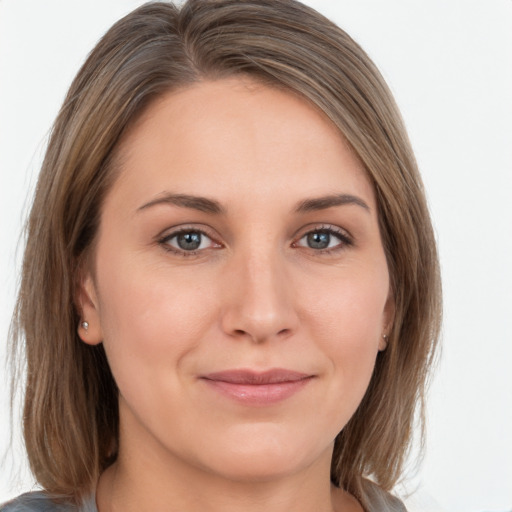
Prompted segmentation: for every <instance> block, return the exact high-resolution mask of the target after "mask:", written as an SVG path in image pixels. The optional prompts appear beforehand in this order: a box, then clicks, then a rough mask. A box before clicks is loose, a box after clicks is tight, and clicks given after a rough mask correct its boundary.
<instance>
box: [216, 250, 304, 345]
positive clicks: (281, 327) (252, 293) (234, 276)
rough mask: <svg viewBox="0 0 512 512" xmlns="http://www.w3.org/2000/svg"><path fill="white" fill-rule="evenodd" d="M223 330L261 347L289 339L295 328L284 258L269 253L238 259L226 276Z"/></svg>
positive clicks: (289, 281)
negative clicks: (267, 342) (266, 343)
mask: <svg viewBox="0 0 512 512" xmlns="http://www.w3.org/2000/svg"><path fill="white" fill-rule="evenodd" d="M224 283H225V284H224V286H225V293H223V296H224V299H225V300H224V301H223V311H222V319H221V321H222V328H223V330H224V332H226V333H227V334H228V335H230V336H232V337H235V338H239V339H248V340H251V341H252V342H253V343H262V342H265V341H270V340H272V339H284V338H287V337H289V336H291V335H292V334H293V333H294V332H295V330H296V329H297V326H298V315H297V311H296V307H295V304H294V297H295V294H294V293H293V286H292V283H291V279H290V278H289V272H287V268H286V262H284V261H283V258H282V257H281V258H280V257H279V256H278V255H276V254H272V253H271V252H270V251H269V252H266V253H264V254H262V252H260V253H258V254H257V253H254V252H253V253H252V254H251V255H248V256H244V255H240V256H239V257H237V258H234V261H232V262H231V264H230V267H229V270H228V271H227V272H226V275H225V281H224Z"/></svg>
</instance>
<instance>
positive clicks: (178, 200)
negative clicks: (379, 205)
mask: <svg viewBox="0 0 512 512" xmlns="http://www.w3.org/2000/svg"><path fill="white" fill-rule="evenodd" d="M161 204H170V205H173V206H179V207H181V208H190V209H192V210H198V211H200V212H204V213H211V214H215V215H221V214H225V213H226V209H225V208H224V207H223V206H222V205H221V204H220V203H219V202H218V201H216V200H215V199H209V198H207V197H201V196H193V195H190V194H172V193H164V194H162V195H160V196H159V197H157V198H155V199H153V200H152V201H149V202H148V203H145V204H143V205H142V206H141V207H139V208H138V209H137V211H141V210H146V209H147V208H151V207H152V206H156V205H161ZM344 205H356V206H360V207H361V208H363V209H364V210H366V211H368V212H369V211H370V207H369V206H368V205H367V204H366V203H365V202H364V201H363V200H362V199H361V198H360V197H357V196H353V195H351V194H333V195H328V196H321V197H314V198H309V199H304V200H303V201H300V202H299V203H298V205H297V206H296V207H295V212H296V213H308V212H313V211H319V210H327V209H328V208H333V207H336V206H344Z"/></svg>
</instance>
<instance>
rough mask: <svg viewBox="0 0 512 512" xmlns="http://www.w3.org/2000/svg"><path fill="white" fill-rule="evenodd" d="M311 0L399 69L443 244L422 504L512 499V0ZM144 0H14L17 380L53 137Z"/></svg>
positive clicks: (2, 414) (4, 407)
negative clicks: (23, 269) (26, 248)
mask: <svg viewBox="0 0 512 512" xmlns="http://www.w3.org/2000/svg"><path fill="white" fill-rule="evenodd" d="M307 3H309V4H310V5H312V6H313V7H315V8H316V9H318V10H320V11H321V12H323V13H324V14H326V15H328V16H329V17H331V18H332V19H333V20H334V21H336V22H337V23H338V24H339V25H340V26H342V27H343V28H344V29H346V30H347V31H348V32H349V33H350V34H351V35H352V36H353V37H354V38H355V39H356V40H357V41H358V42H359V43H361V45H362V46H363V47H364V48H365V49H366V50H367V52H368V53H369V54H370V56H371V57H372V58H373V59H374V60H375V62H376V63H377V65H378V66H379V67H380V69H381V71H382V72H383V74H384V76H385V78H386V79H387V80H388V82H389V84H390V86H391V88H392V90H393V92H394V94H395V95H396V98H397V101H398V104H399V106H400V107H401V109H402V112H403V115H404V118H405V121H406V124H407V127H408V129H409V133H410V136H411V139H412V143H413V146H414V149H415V151H416V155H417V158H418V160H419V164H420V167H421V169H422V172H423V176H424V180H425V183H426V187H427V191H428V197H429V201H430V206H431V210H432V215H433V219H434V223H435V227H436V232H437V235H438V239H439V246H440V253H441V262H442V271H443V278H444V292H445V323H444V335H443V345H444V348H443V356H442V362H441V364H440V366H439V369H438V372H437V375H436V378H435V380H434V384H433V386H432V390H431V394H430V399H429V437H428V445H427V451H426V458H425V461H424V464H423V466H422V468H421V470H420V471H419V473H418V474H417V475H416V476H415V478H414V479H413V480H412V486H413V487H414V486H417V487H419V492H418V493H417V495H416V496H413V497H412V498H411V499H410V500H409V501H408V503H409V507H410V510H411V511H413V510H417V511H420V510H421V511H422V512H426V511H430V512H432V511H441V510H442V511H446V512H462V511H464V512H472V511H505V510H512V370H511V368H512V0H488V1H485V2H484V1H482V0H430V1H426V0H423V1H419V0H386V1H385V2H384V1H381V0H340V1H336V0H323V1H322V0H316V1H315V0H309V1H308V2H307ZM139 4H140V2H139V1H136V0H108V1H105V0H87V2H82V1H78V0H45V1H41V0H0V176H1V182H0V229H1V231H0V240H1V242H0V364H2V366H1V367H0V368H1V371H2V374H3V375H2V377H4V374H5V372H4V367H3V360H4V353H5V344H6V339H7V329H8V323H9V317H10V313H11V310H12V307H13V303H14V295H15V285H16V279H17V277H16V276H17V272H16V269H17V266H18V261H19V254H18V257H17V256H16V246H17V240H18V236H19V232H20V227H21V224H22V220H23V218H24V214H25V213H26V212H25V210H26V207H27V206H26V205H27V202H28V194H29V191H30V190H31V187H33V184H34V182H35V178H36V176H37V171H38V168H39V165H40V161H41V157H42V153H43V149H44V144H45V137H46V134H47V132H48V130H49V128H50V126H51V123H52V121H53V119H54V117H55V115H56V113H57V110H58V108H59V106H60V103H61V101H62V100H63V97H64V94H65V91H66V89H67V87H68V86H69V84H70V82H71V80H72V78H73V76H74V74H75V73H76V71H77V70H78V67H79V65H80V64H81V63H82V61H83V60H84V58H85V56H86V54H87V52H88V51H89V50H90V49H91V48H92V46H93V45H94V43H95V42H96V41H97V39H98V38H99V37H100V36H101V35H102V34H103V33H104V31H105V30H106V29H107V28H108V27H109V26H110V25H111V24H112V23H113V22H114V21H115V20H116V19H118V18H119V17H120V16H121V15H123V14H125V13H127V12H128V11H129V10H131V9H132V8H134V7H136V6H137V5H139ZM49 207H50V205H49ZM18 252H19V253H20V252H21V251H18ZM6 387H7V380H6V379H5V380H4V379H3V378H2V379H1V380H0V453H2V452H3V451H4V450H5V449H6V448H7V446H8V445H9V423H8V402H7V400H8V399H7V389H6ZM16 432H17V431H15V434H16ZM13 459H14V461H15V465H18V466H19V465H20V464H21V468H22V470H21V477H20V478H18V479H16V478H15V477H16V473H14V472H13V471H12V468H11V466H12V464H11V463H12V461H13ZM22 460H23V455H22V451H21V449H20V447H19V446H18V445H16V444H15V445H14V448H13V452H12V453H11V455H10V457H8V458H7V459H6V461H5V462H4V464H3V466H2V467H0V475H1V476H0V502H1V501H2V500H4V499H6V498H8V497H11V496H13V495H15V494H17V493H19V492H21V491H22V490H27V489H29V488H30V487H31V483H30V482H31V481H30V479H29V478H28V477H27V476H26V472H24V471H23V463H21V461H22ZM13 477H14V479H13Z"/></svg>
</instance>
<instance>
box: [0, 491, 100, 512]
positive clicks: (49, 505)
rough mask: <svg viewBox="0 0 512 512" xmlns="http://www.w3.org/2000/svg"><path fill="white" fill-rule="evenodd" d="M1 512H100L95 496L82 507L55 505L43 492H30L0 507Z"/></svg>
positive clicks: (64, 504) (63, 504)
mask: <svg viewBox="0 0 512 512" xmlns="http://www.w3.org/2000/svg"><path fill="white" fill-rule="evenodd" d="M0 512H98V509H97V508H96V500H95V496H94V495H91V496H90V497H89V498H88V499H86V500H85V501H84V502H83V503H82V504H81V505H80V506H76V505H71V504H69V503H55V502H54V501H52V500H51V499H50V498H49V497H48V495H47V494H45V493H43V492H40V491H38V492H28V493H27V494H22V495H21V496H18V497H17V498H15V499H14V500H12V501H8V502H7V503H4V504H3V505H1V506H0Z"/></svg>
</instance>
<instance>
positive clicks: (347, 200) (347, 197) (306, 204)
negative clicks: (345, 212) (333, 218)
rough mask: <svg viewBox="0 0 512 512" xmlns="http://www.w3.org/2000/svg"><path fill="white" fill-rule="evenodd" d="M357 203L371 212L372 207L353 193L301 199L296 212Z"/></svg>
mask: <svg viewBox="0 0 512 512" xmlns="http://www.w3.org/2000/svg"><path fill="white" fill-rule="evenodd" d="M350 204H353V205H356V206H360V207H361V208H363V209H365V210H366V211H367V212H370V211H371V209H370V207H369V206H368V205H367V204H366V203H365V202H364V201H363V200H362V199H361V198H360V197H357V196H353V195H351V194H333V195H329V196H322V197H314V198H311V199H305V200H304V201H301V202H300V203H299V204H298V205H297V207H296V208H295V212H296V213H307V212H312V211H318V210H327V209H328V208H333V207H335V206H344V205H350Z"/></svg>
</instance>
